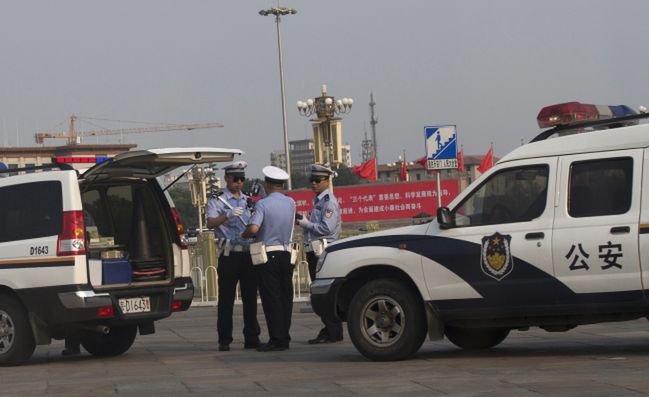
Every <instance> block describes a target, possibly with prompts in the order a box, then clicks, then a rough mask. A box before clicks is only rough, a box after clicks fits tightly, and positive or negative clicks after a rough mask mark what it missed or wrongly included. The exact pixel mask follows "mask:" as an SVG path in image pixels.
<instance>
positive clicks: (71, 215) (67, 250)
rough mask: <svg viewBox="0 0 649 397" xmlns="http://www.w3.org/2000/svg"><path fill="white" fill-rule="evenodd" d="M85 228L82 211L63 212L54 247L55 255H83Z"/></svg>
mask: <svg viewBox="0 0 649 397" xmlns="http://www.w3.org/2000/svg"><path fill="white" fill-rule="evenodd" d="M85 254H86V228H85V227H84V225H83V211H65V212H63V224H62V225H61V232H60V233H59V239H58V243H57V248H56V255H57V256H66V255H85Z"/></svg>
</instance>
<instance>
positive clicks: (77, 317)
mask: <svg viewBox="0 0 649 397" xmlns="http://www.w3.org/2000/svg"><path fill="white" fill-rule="evenodd" d="M16 292H17V293H18V295H19V296H20V298H21V299H22V301H23V303H24V305H25V307H26V308H27V310H28V311H29V312H30V313H33V314H34V315H35V316H36V317H38V319H39V320H40V321H41V322H42V323H44V324H45V325H46V326H48V327H61V326H66V325H73V324H82V323H96V322H98V321H101V322H105V323H109V324H113V325H118V324H129V323H140V322H151V321H155V320H159V319H162V318H165V317H168V316H169V315H170V314H171V313H172V311H173V310H172V304H173V302H174V301H177V302H179V303H180V304H179V305H176V306H177V308H176V310H187V308H189V306H190V305H191V301H192V297H193V295H194V285H193V284H192V280H191V278H189V277H187V278H179V279H176V280H175V282H174V284H172V285H168V286H148V287H135V288H133V287H131V288H127V289H120V290H113V291H94V290H93V289H92V287H91V286H90V285H87V284H86V285H66V286H57V287H47V288H33V289H27V290H19V291H16ZM142 296H147V297H149V299H150V302H151V311H150V312H146V313H134V314H124V313H122V311H121V309H120V306H119V299H122V298H132V297H142ZM107 306H112V307H113V312H114V316H113V317H109V318H97V310H98V308H101V307H107Z"/></svg>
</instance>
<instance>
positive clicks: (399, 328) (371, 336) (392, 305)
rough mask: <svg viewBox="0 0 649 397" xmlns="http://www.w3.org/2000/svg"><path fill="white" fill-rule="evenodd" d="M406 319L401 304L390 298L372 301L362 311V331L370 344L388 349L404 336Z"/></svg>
mask: <svg viewBox="0 0 649 397" xmlns="http://www.w3.org/2000/svg"><path fill="white" fill-rule="evenodd" d="M404 325H405V317H404V314H403V309H402V308H401V306H400V305H399V303H398V302H397V301H396V300H394V299H392V298H391V297H389V296H378V297H375V298H374V299H372V300H370V301H369V302H368V303H366V304H365V306H363V310H361V331H362V333H363V336H364V337H365V339H367V341H368V342H370V343H371V344H373V345H374V346H377V347H388V346H390V345H392V344H394V343H396V342H397V341H398V340H399V338H401V335H403V327H404Z"/></svg>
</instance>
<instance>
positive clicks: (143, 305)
mask: <svg viewBox="0 0 649 397" xmlns="http://www.w3.org/2000/svg"><path fill="white" fill-rule="evenodd" d="M119 307H120V308H121V309H122V313H124V314H129V313H146V312H150V311H151V299H150V298H149V297H148V296H140V297H137V298H124V299H120V300H119Z"/></svg>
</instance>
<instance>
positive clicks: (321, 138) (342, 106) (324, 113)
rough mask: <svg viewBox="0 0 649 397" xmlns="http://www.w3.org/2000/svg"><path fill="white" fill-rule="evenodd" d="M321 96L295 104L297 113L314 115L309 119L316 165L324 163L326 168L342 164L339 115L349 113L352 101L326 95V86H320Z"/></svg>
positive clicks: (307, 115) (308, 115)
mask: <svg viewBox="0 0 649 397" xmlns="http://www.w3.org/2000/svg"><path fill="white" fill-rule="evenodd" d="M321 92H322V95H320V96H319V97H317V98H315V99H307V100H306V101H298V102H297V110H298V112H299V113H300V114H301V115H303V116H306V117H310V116H311V115H313V114H315V115H316V117H315V118H314V119H311V123H312V125H313V138H314V139H313V140H314V144H315V161H316V163H319V162H324V163H326V164H327V165H328V166H332V165H333V164H340V163H341V162H342V152H341V149H342V142H341V140H342V127H341V118H340V117H337V115H340V114H346V113H349V112H351V110H352V104H353V103H354V100H353V99H351V98H343V99H335V98H334V97H333V96H330V95H327V85H326V84H323V85H322V86H321Z"/></svg>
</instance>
